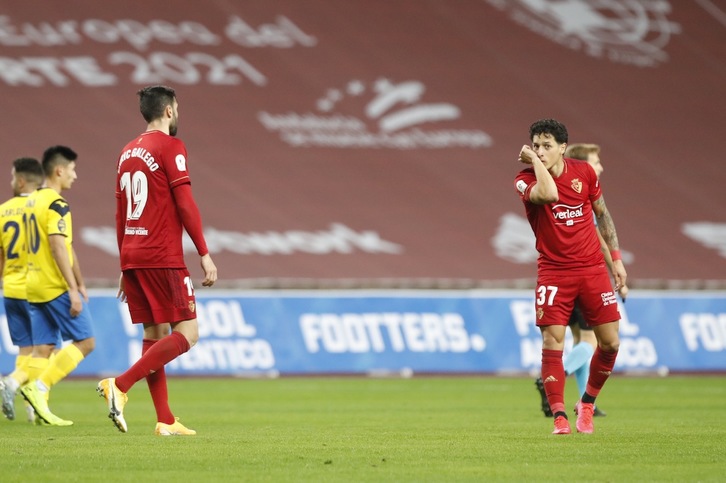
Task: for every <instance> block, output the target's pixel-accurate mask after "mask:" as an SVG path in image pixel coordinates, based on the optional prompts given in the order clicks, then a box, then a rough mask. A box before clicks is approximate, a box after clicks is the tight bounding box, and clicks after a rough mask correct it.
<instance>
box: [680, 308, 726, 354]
mask: <svg viewBox="0 0 726 483" xmlns="http://www.w3.org/2000/svg"><path fill="white" fill-rule="evenodd" d="M679 323H680V326H681V332H682V333H683V340H684V342H685V343H686V347H687V348H688V350H689V351H691V352H696V351H698V350H699V349H700V348H701V347H703V349H704V350H707V351H709V352H721V351H724V350H726V314H714V313H685V314H683V315H681V317H680V319H679Z"/></svg>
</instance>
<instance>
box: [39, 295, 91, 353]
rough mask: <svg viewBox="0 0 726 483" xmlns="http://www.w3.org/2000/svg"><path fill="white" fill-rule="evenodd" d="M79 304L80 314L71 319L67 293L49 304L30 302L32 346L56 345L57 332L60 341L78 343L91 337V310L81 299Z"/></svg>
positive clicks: (69, 299) (69, 301) (69, 300)
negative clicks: (80, 307) (81, 305)
mask: <svg viewBox="0 0 726 483" xmlns="http://www.w3.org/2000/svg"><path fill="white" fill-rule="evenodd" d="M81 303H82V304H83V310H81V313H80V314H79V315H78V317H71V298H70V297H69V296H68V292H65V293H64V294H62V295H60V296H58V297H56V298H55V299H53V300H51V301H50V302H43V303H34V302H31V303H30V320H31V321H32V323H33V345H44V344H56V343H57V342H58V333H59V332H60V335H61V339H62V340H72V341H79V340H83V339H88V338H89V337H93V327H92V322H93V319H92V318H91V310H90V309H89V308H88V304H87V303H86V302H85V301H84V300H83V298H81Z"/></svg>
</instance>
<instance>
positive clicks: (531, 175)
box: [514, 119, 627, 434]
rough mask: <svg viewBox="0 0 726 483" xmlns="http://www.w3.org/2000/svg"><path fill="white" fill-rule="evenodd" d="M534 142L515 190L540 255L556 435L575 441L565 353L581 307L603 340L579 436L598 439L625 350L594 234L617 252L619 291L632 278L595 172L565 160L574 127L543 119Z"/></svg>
mask: <svg viewBox="0 0 726 483" xmlns="http://www.w3.org/2000/svg"><path fill="white" fill-rule="evenodd" d="M529 135H530V140H531V142H532V145H531V146H529V145H524V146H523V147H522V148H521V150H520V152H519V161H520V162H522V163H525V164H528V165H530V167H528V168H526V169H524V170H522V171H520V173H519V174H518V175H517V176H516V178H515V180H514V187H515V190H516V191H517V194H518V195H519V197H520V199H521V200H522V202H523V203H524V207H525V211H526V214H527V219H528V220H529V223H530V226H531V227H532V231H533V232H534V235H535V238H536V248H537V251H538V252H539V258H538V261H537V287H536V291H535V314H536V324H537V326H538V327H539V328H540V331H541V333H542V381H543V383H544V387H545V392H546V394H547V400H548V402H549V404H550V407H551V409H552V412H553V416H554V426H555V429H554V431H553V433H554V434H569V433H570V432H571V429H570V425H569V422H568V420H567V413H566V411H565V402H564V388H565V370H564V365H563V360H562V353H563V349H564V344H565V330H566V328H567V324H568V321H569V318H570V314H571V313H572V309H573V307H574V304H575V301H576V300H577V302H578V303H579V306H580V309H581V310H582V312H583V315H584V316H585V318H586V320H587V321H588V322H589V323H590V325H591V326H592V327H593V330H594V332H595V336H596V337H597V341H598V347H597V349H596V350H595V354H594V356H593V358H592V363H591V366H590V375H589V378H588V383H587V389H586V391H585V394H584V395H583V396H582V398H581V399H580V401H578V402H577V405H576V408H577V422H576V427H577V430H578V431H579V432H583V433H592V432H593V422H592V416H593V411H594V403H595V398H596V397H597V396H598V395H599V393H600V390H601V389H602V387H603V385H604V384H605V381H607V379H608V377H609V376H610V373H611V372H612V369H613V367H614V365H615V359H616V357H617V352H618V348H619V344H620V340H619V337H618V326H619V321H620V314H619V312H618V308H617V301H616V295H615V291H614V290H613V286H612V284H611V282H610V276H609V274H608V270H607V267H606V265H605V259H604V257H603V254H602V252H601V251H600V242H599V239H598V237H597V233H596V231H595V230H597V229H599V230H600V233H601V235H602V237H603V239H604V241H605V243H606V245H607V247H608V249H609V250H610V253H611V256H612V259H613V277H614V279H615V290H618V288H619V287H620V286H621V285H624V284H625V281H626V277H627V274H626V272H625V267H624V266H623V263H622V261H621V257H620V252H619V245H618V238H617V234H616V231H615V225H614V223H613V220H612V218H611V216H610V213H609V212H608V209H607V207H606V205H605V200H604V198H603V195H602V191H601V188H600V183H599V181H598V178H597V175H596V173H595V171H594V169H593V168H592V166H590V165H589V164H588V163H587V162H584V161H578V160H574V159H569V158H565V157H564V153H565V149H566V148H567V141H568V133H567V128H566V127H565V126H564V125H563V124H562V123H560V122H558V121H555V120H553V119H543V120H540V121H537V122H535V123H534V124H532V125H531V126H530V130H529ZM593 213H594V214H595V217H596V219H597V227H596V226H595V225H594V224H593V222H592V220H593Z"/></svg>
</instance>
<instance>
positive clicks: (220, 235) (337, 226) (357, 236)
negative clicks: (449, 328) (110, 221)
mask: <svg viewBox="0 0 726 483" xmlns="http://www.w3.org/2000/svg"><path fill="white" fill-rule="evenodd" d="M204 236H205V238H206V240H207V247H208V248H209V251H210V252H211V253H219V252H222V251H225V250H226V251H229V252H231V253H239V254H242V255H253V254H254V255H292V254H294V253H297V252H302V253H311V254H314V255H327V254H329V253H343V254H349V253H354V252H356V251H362V252H365V253H383V254H388V255H398V254H401V253H403V252H404V248H403V246H401V245H398V244H396V243H393V242H390V241H386V240H383V239H382V238H381V236H380V235H379V234H378V232H375V231H372V230H364V231H355V230H353V229H351V228H349V227H348V226H346V225H344V224H343V223H331V224H330V229H329V230H328V231H325V230H320V231H316V232H306V231H300V230H290V231H285V232H274V231H268V232H265V233H258V232H251V233H240V232H235V231H226V230H218V229H216V228H207V229H205V230H204ZM81 239H82V240H83V242H84V243H85V244H86V245H89V246H92V247H96V248H99V249H101V250H103V251H104V252H106V253H108V254H110V255H113V256H117V255H118V243H117V240H116V229H115V228H114V227H111V226H100V227H88V226H87V227H83V228H81ZM183 245H184V251H185V252H190V253H191V252H196V248H195V247H194V243H193V242H192V240H191V239H190V238H189V236H188V235H186V233H185V234H184V240H183Z"/></svg>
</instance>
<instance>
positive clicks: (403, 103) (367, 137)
mask: <svg viewBox="0 0 726 483" xmlns="http://www.w3.org/2000/svg"><path fill="white" fill-rule="evenodd" d="M425 90H426V89H425V86H424V84H423V83H422V82H419V81H405V82H399V83H392V82H391V81H389V80H388V79H385V78H379V79H376V80H375V81H373V82H371V83H370V84H366V83H364V82H363V81H362V80H359V79H353V80H350V81H348V82H347V84H346V85H345V86H344V87H342V88H330V89H327V90H326V91H325V95H324V96H323V97H321V98H319V99H317V101H316V102H315V107H316V109H317V111H318V112H319V113H317V114H312V113H310V112H306V113H305V114H298V113H295V112H286V113H284V114H271V113H269V112H267V111H260V112H259V113H258V114H257V118H258V120H259V121H260V123H261V124H262V125H263V126H264V127H265V128H266V129H267V130H268V131H273V132H275V131H277V132H279V135H280V139H281V140H282V141H284V142H285V143H287V144H289V145H291V146H294V147H311V146H322V147H337V148H353V149H356V148H392V149H443V148H451V147H466V148H470V149H480V148H487V147H489V146H491V145H492V139H491V136H489V135H488V134H487V133H485V132H483V131H480V130H464V129H444V130H423V129H422V127H423V126H425V125H427V124H428V123H432V122H443V121H456V120H458V119H459V118H460V117H461V109H460V108H459V107H458V106H456V105H454V104H450V103H446V102H436V103H425V102H422V99H421V98H422V96H423V93H424V91H425ZM363 96H365V97H363ZM362 97H363V99H364V100H366V99H367V103H366V105H365V107H364V108H363V110H362V112H361V113H360V115H359V116H358V117H355V116H352V115H350V114H342V112H337V113H336V112H334V110H335V109H340V108H339V107H338V104H339V103H340V102H344V101H346V100H355V103H356V104H359V103H360V101H361V98H362ZM358 109H360V108H358ZM349 110H350V109H340V111H346V112H347V111H349Z"/></svg>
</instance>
